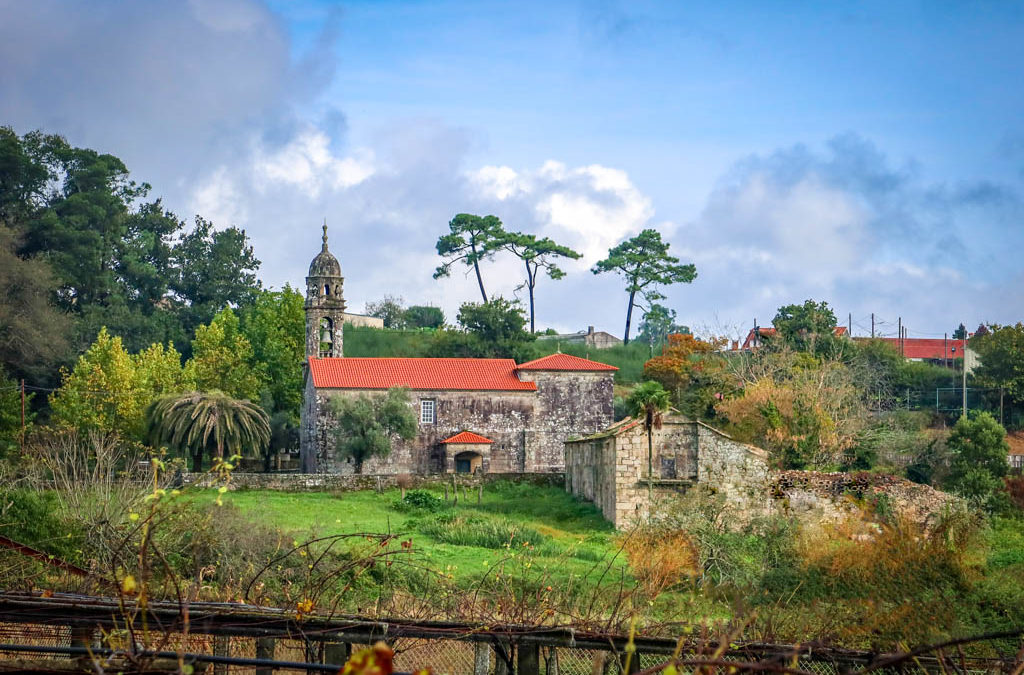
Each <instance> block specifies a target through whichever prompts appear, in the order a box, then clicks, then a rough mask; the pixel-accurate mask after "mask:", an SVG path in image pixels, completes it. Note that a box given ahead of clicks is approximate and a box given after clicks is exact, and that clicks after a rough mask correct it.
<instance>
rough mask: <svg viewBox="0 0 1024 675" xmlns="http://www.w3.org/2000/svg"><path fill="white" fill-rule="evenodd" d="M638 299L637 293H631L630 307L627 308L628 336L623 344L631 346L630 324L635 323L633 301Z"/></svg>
mask: <svg viewBox="0 0 1024 675" xmlns="http://www.w3.org/2000/svg"><path fill="white" fill-rule="evenodd" d="M635 299H636V291H630V292H629V306H628V307H626V335H625V337H624V338H623V339H622V344H624V345H628V344H629V324H630V323H631V322H632V321H633V300H635Z"/></svg>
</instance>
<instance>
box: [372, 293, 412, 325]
mask: <svg viewBox="0 0 1024 675" xmlns="http://www.w3.org/2000/svg"><path fill="white" fill-rule="evenodd" d="M403 302H404V301H403V300H402V298H401V297H399V296H396V295H385V296H384V298H383V299H381V300H378V301H377V302H368V303H366V313H367V314H368V315H369V316H375V317H377V318H378V319H381V320H382V321H383V322H384V327H385V328H405V307H404V306H403Z"/></svg>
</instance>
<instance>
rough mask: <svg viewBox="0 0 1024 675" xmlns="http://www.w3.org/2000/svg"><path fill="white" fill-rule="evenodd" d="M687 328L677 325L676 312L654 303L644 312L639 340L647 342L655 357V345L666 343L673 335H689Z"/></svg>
mask: <svg viewBox="0 0 1024 675" xmlns="http://www.w3.org/2000/svg"><path fill="white" fill-rule="evenodd" d="M689 332H690V329H689V328H687V327H686V326H680V325H678V324H676V311H675V310H674V309H669V308H668V307H665V306H664V305H659V304H658V303H656V302H654V303H651V306H650V307H649V308H648V309H647V311H646V312H644V320H643V322H642V323H641V324H640V335H639V338H640V339H641V340H644V341H645V342H647V344H648V345H649V346H650V349H651V356H654V347H655V345H660V344H662V343H664V342H665V340H666V339H667V338H668V336H669V334H671V333H689Z"/></svg>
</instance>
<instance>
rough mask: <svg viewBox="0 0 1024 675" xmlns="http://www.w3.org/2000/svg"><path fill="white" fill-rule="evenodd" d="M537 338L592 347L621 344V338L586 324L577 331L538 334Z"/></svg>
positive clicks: (599, 347)
mask: <svg viewBox="0 0 1024 675" xmlns="http://www.w3.org/2000/svg"><path fill="white" fill-rule="evenodd" d="M537 339H538V340H557V341H558V342H564V343H566V344H579V345H586V346H587V347H593V348H594V349H607V348H609V347H614V346H615V345H621V344H622V339H621V338H618V337H615V336H614V335H612V334H611V333H606V332H605V331H603V330H598V331H595V330H594V327H593V326H587V330H585V331H582V330H581V331H580V332H578V333H563V334H561V335H538V336H537Z"/></svg>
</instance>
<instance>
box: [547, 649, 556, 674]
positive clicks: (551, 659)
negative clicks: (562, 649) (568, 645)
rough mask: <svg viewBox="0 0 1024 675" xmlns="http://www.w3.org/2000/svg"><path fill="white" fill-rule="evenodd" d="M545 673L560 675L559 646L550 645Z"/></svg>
mask: <svg viewBox="0 0 1024 675" xmlns="http://www.w3.org/2000/svg"><path fill="white" fill-rule="evenodd" d="M544 672H545V675H558V647H548V661H547V667H546V668H545V669H544Z"/></svg>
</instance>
